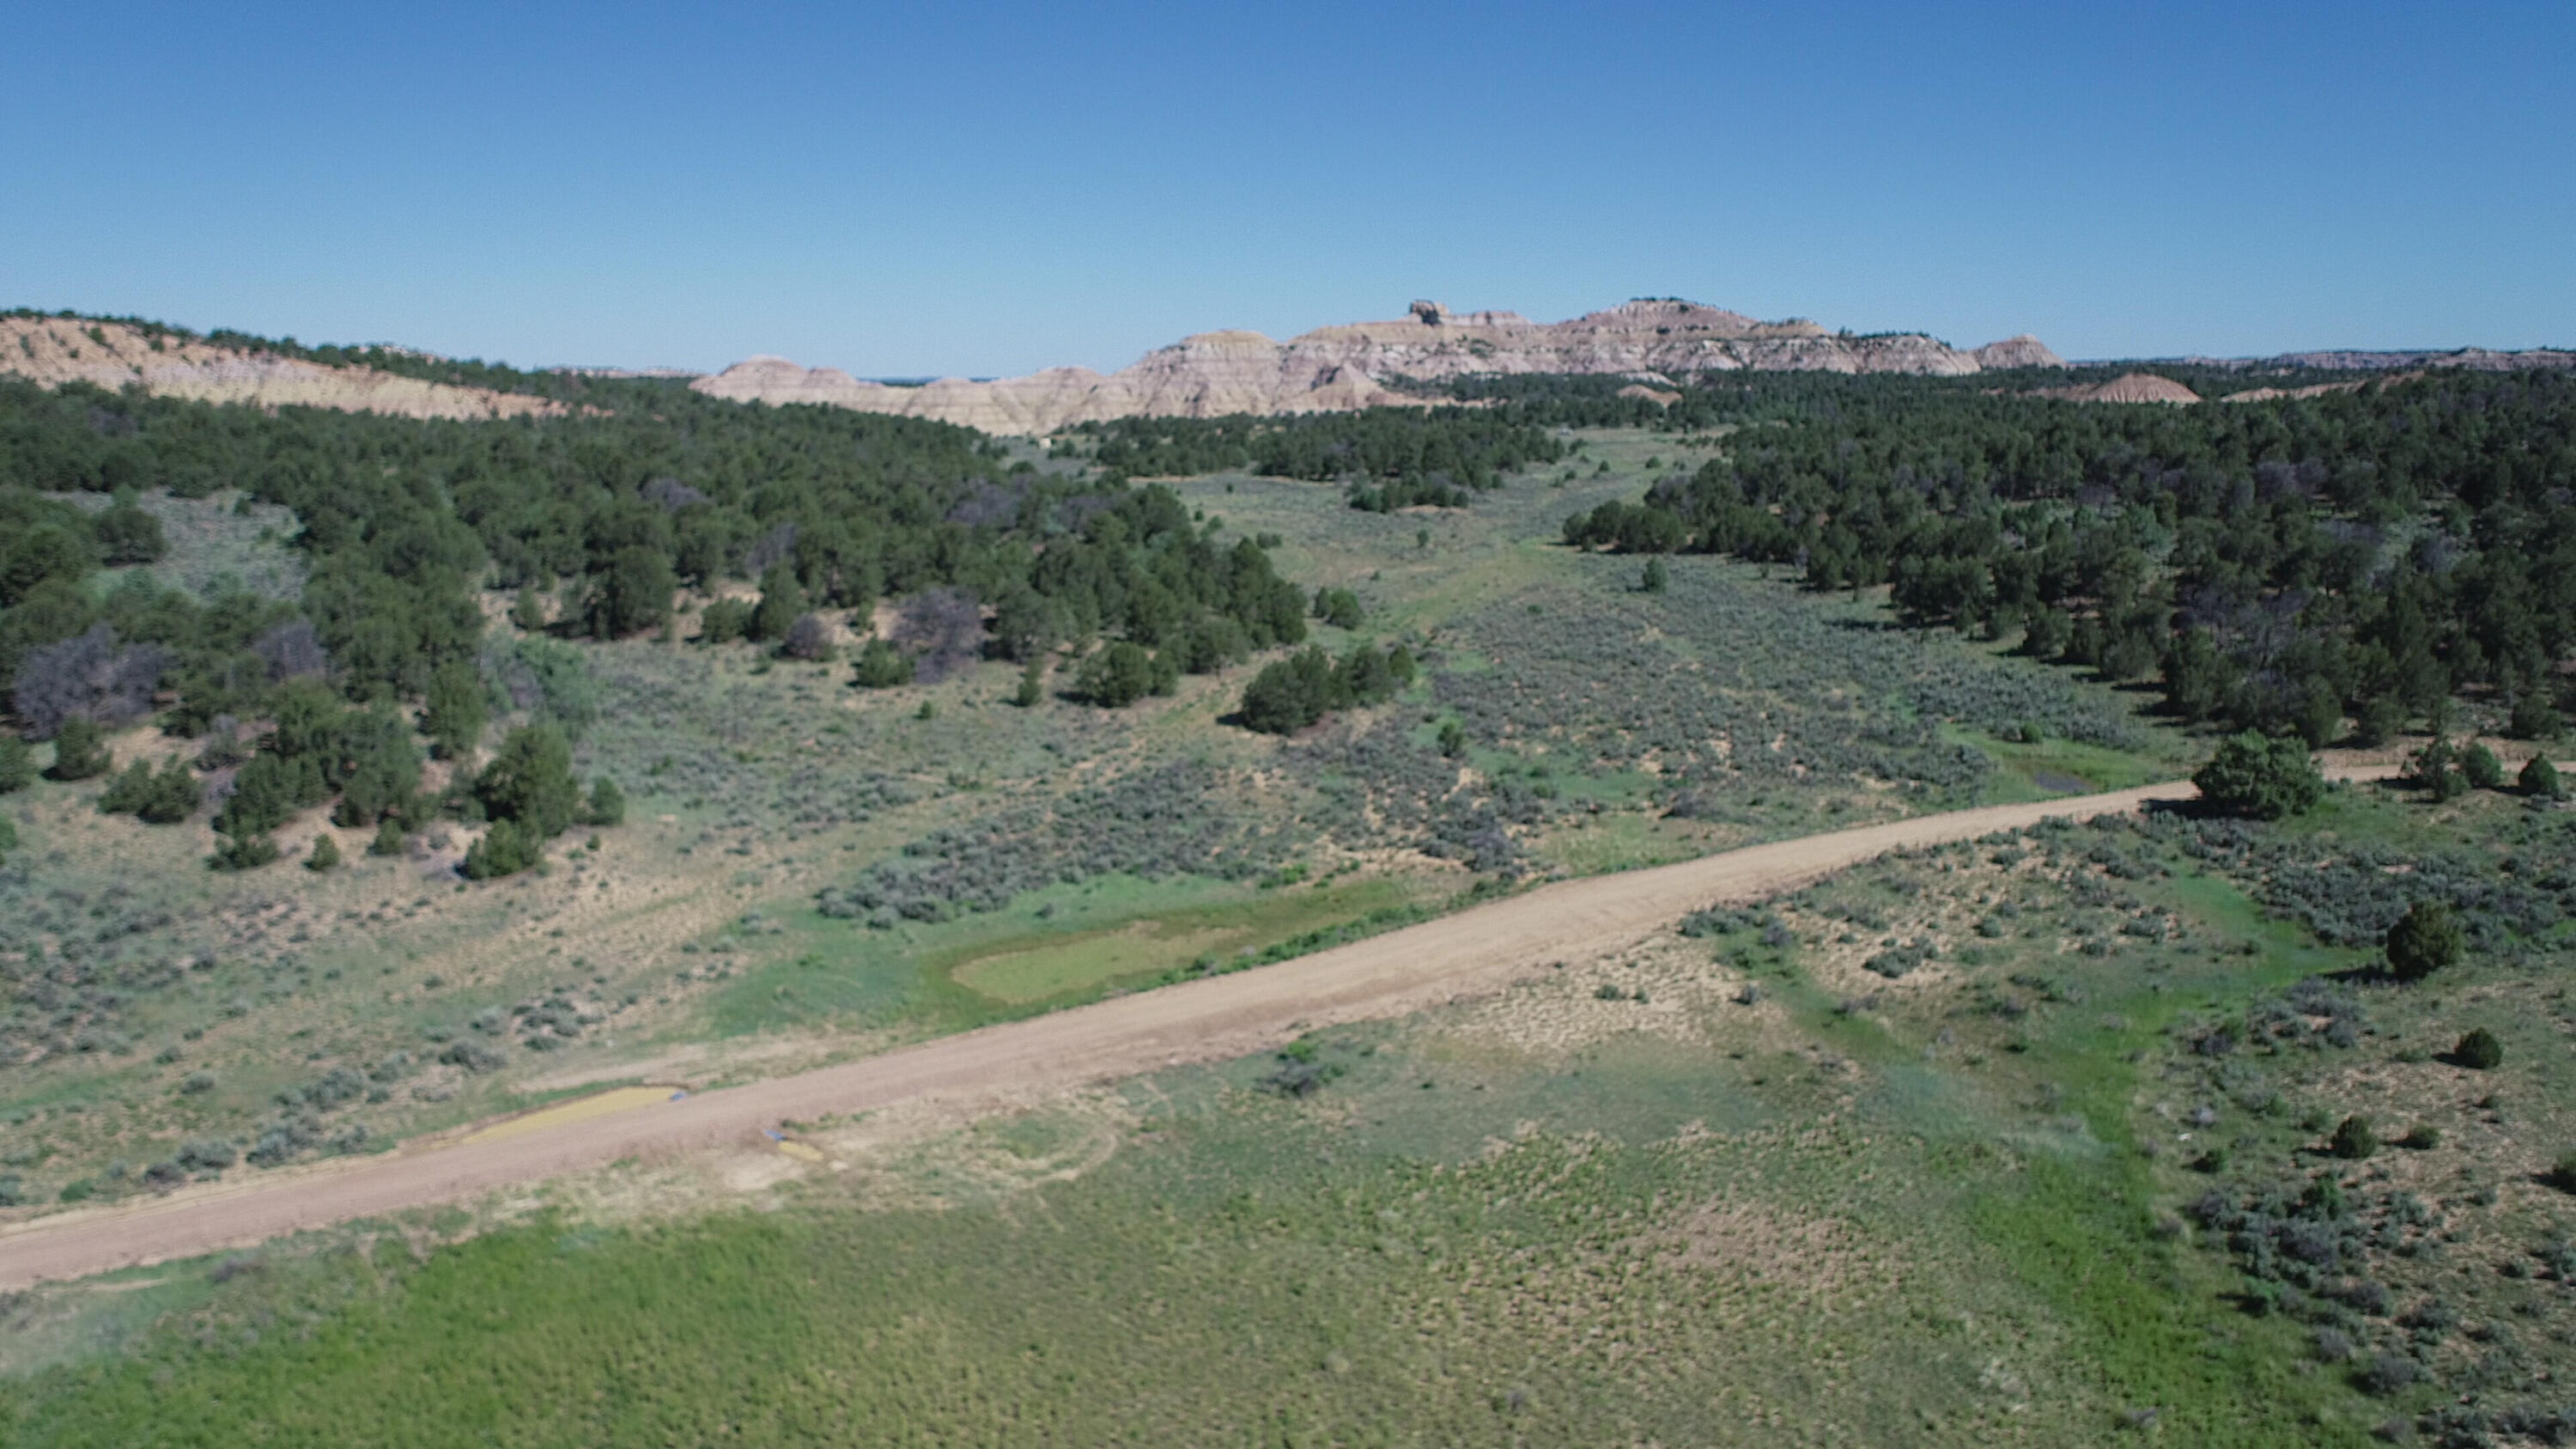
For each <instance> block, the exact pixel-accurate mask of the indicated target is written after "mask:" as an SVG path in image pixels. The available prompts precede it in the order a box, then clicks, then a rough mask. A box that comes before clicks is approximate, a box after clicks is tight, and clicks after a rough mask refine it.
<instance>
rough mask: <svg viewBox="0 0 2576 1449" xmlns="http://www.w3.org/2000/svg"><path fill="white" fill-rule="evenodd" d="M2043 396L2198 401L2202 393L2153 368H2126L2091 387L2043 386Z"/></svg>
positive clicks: (2117, 400) (2082, 399)
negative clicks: (2146, 369) (2129, 369)
mask: <svg viewBox="0 0 2576 1449" xmlns="http://www.w3.org/2000/svg"><path fill="white" fill-rule="evenodd" d="M2039 395H2040V396H2041V397H2059V398H2065V399H2066V400H2067V401H2069V402H2100V403H2196V402H2198V401H2200V394H2199V393H2196V392H2193V391H2192V390H2191V389H2190V388H2187V387H2185V386H2183V385H2182V384H2181V383H2178V382H2176V381H2174V380H2173V379H2172V378H2170V377H2165V376H2163V375H2161V374H2158V373H2153V372H2124V373H2121V374H2120V375H2119V376H2118V377H2115V378H2113V379H2111V380H2110V381H2109V382H2097V383H2094V384H2093V385H2091V386H2089V387H2044V388H2041V389H2040V390H2039Z"/></svg>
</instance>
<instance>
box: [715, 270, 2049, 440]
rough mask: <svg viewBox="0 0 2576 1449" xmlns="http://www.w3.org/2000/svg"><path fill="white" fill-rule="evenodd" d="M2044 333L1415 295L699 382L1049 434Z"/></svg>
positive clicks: (1783, 367) (1915, 358) (1844, 359)
mask: <svg viewBox="0 0 2576 1449" xmlns="http://www.w3.org/2000/svg"><path fill="white" fill-rule="evenodd" d="M2064 365H2065V363H2064V360H2063V359H2061V358H2060V357H2058V355H2057V354H2056V353H2054V352H2051V351H2049V350H2048V347H2047V346H2046V344H2044V343H2042V342H2041V341H2040V340H2039V339H2038V338H2036V337H2029V336H2023V337H2015V338H2011V339H2009V340H2007V341H2003V342H1996V343H1991V344H1989V345H1987V346H1984V347H1980V348H1977V349H1975V350H1974V351H1962V350H1960V349H1957V348H1954V347H1950V346H1948V345H1946V344H1944V343H1942V342H1939V341H1936V340H1934V339H1933V338H1930V337H1927V336H1924V335H1922V334H1921V333H1881V334H1875V335H1870V336H1855V335H1853V334H1850V333H1839V332H1828V331H1826V330H1825V329H1824V328H1822V327H1820V326H1818V325H1816V324H1815V323H1813V322H1809V321H1805V320H1803V319H1792V320H1790V321H1786V322H1757V321H1755V320H1754V319H1752V318H1750V317H1746V316H1744V315H1742V314H1741V313H1737V312H1729V311H1727V310H1725V309H1724V308H1720V307H1704V306H1701V305H1700V304H1698V303H1696V302H1683V301H1678V300H1672V299H1647V300H1640V301H1635V302H1629V303H1626V304H1624V305H1621V306H1617V307H1612V308H1610V309H1608V310H1606V311H1601V312H1592V313H1587V314H1585V315H1584V316H1581V317H1577V318H1574V319H1573V320H1571V321H1566V322H1532V321H1530V320H1529V319H1528V318H1526V317H1523V316H1521V315H1519V314H1518V313H1515V312H1463V313H1462V312H1452V311H1450V310H1448V309H1447V308H1445V307H1442V306H1440V305H1439V304H1438V303H1436V302H1416V303H1414V304H1413V307H1412V309H1411V311H1410V313H1409V315H1407V316H1406V317H1405V318H1403V319H1402V320H1400V321H1394V322H1354V323H1348V324H1345V325H1342V326H1337V327H1319V328H1317V329H1315V330H1314V331H1312V332H1308V333H1305V334H1303V335H1301V336H1297V337H1292V338H1290V339H1289V340H1287V341H1286V342H1273V341H1271V340H1270V339H1269V338H1267V337H1264V336H1262V335H1261V334H1260V333H1258V332H1203V333H1200V334H1199V335H1197V336H1195V337H1188V338H1184V339H1182V340H1181V341H1179V342H1176V343H1174V344H1173V345H1171V346H1169V347H1164V348H1159V349H1157V350H1155V351H1153V352H1151V353H1148V354H1146V355H1145V357H1144V358H1143V359H1141V360H1140V361H1138V362H1137V363H1136V364H1135V365H1134V366H1132V367H1128V368H1125V369H1122V370H1121V371H1118V372H1115V373H1111V374H1107V375H1103V374H1101V373H1097V372H1093V371H1092V370H1090V369H1089V368H1083V367H1052V368H1048V369H1047V370H1046V371H1044V372H1038V373H1032V374H1030V375H1029V376H1027V377H1011V378H1002V379H999V380H997V381H992V382H970V381H967V380H965V379H963V378H942V379H940V380H939V381H937V382H933V383H930V384H928V385H926V386H922V387H897V386H890V385H887V384H885V383H877V382H864V381H861V380H859V379H857V378H854V377H852V376H850V375H849V374H848V373H846V372H842V371H840V370H839V369H837V368H828V367H822V368H811V369H809V368H804V367H799V366H798V365H796V364H795V363H793V362H790V361H788V360H787V359H785V358H783V357H754V358H751V359H749V360H747V361H743V362H738V363H735V364H734V365H733V366H731V367H728V368H726V369H725V370H724V371H722V372H720V373H717V374H715V375H713V376H711V377H703V378H700V379H698V381H697V382H695V383H693V384H691V386H693V387H695V388H697V389H698V390H699V391H701V392H706V393H711V394H713V395H715V396H717V397H726V398H734V399H737V400H740V401H746V402H749V401H758V402H769V403H791V402H804V403H830V404H834V405H836V406H840V407H847V408H858V409H861V410H864V411H867V412H881V413H900V414H903V415H905V416H909V417H921V418H935V419H938V420H939V421H942V422H952V423H964V424H966V425H968V426H970V427H977V428H982V429H984V430H986V431H988V432H997V433H1045V432H1052V431H1054V430H1055V429H1057V428H1060V427H1063V426H1065V425H1066V424H1068V423H1079V422H1089V421H1094V420H1098V419H1105V418H1119V417H1220V416H1224V415H1226V414H1229V413H1301V412H1333V411H1340V410H1345V409H1350V408H1363V407H1368V406H1371V405H1373V404H1377V403H1389V402H1402V401H1407V400H1408V399H1407V398H1406V397H1405V396H1403V395H1401V394H1400V393H1399V392H1398V391H1397V390H1396V385H1398V384H1400V383H1401V382H1403V381H1404V380H1406V379H1414V380H1420V381H1440V380H1443V379H1447V378H1452V377H1458V376H1461V375H1463V374H1468V373H1495V372H1502V373H1524V372H1580V373H1630V372H1641V373H1642V372H1652V373H1662V374H1666V375H1668V376H1679V375H1681V374H1684V373H1693V372H1731V371H1735V370H1738V369H1744V368H1754V369H1762V370H1770V371H1819V372H1910V373H1933V374H1940V375H1945V376H1956V375H1960V374H1965V373H1973V372H1982V371H1984V370H1986V369H1988V368H1996V367H2062V366H2064Z"/></svg>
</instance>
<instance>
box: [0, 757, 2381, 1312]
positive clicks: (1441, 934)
mask: <svg viewBox="0 0 2576 1449" xmlns="http://www.w3.org/2000/svg"><path fill="white" fill-rule="evenodd" d="M2351 773H2354V774H2362V773H2370V774H2377V773H2384V772H2383V771H2378V770H2372V771H2366V772H2365V771H2354V772H2351ZM2196 794H2197V792H2196V791H2195V790H2194V789H2193V788H2192V786H2191V785H2190V784H2189V783H2188V782H2175V783H2171V784H2163V785H2148V786H2143V787H2141V788H2138V789H2134V790H2119V791H2114V792H2111V793H2108V794H2101V795H2078V796H2067V797H2063V798H2059V799H2054V800H2044V801H2035V802H2030V803H2025V804H2017V805H1987V806H1979V807H1976V808H1973V809H1967V810H1954V811H1948V812H1945V813H1943V814H1939V815H1925V816H1918V817H1915V818H1912V819H1907V820H1899V821H1892V822H1889V823H1887V824H1883V825H1869V826H1862V827H1860V828H1857V829H1852V830H1840V831H1833V832H1830V833H1827V834H1823V835H1810V836H1805V837H1802V838H1799V839H1796V840H1783V841H1776V842H1773V843H1771V844H1768V845H1754V846H1747V847H1745V848H1744V849H1741V850H1731V851H1727V852H1725V853H1724V854H1720V855H1711V856H1704V857H1702V858H1700V859H1698V860H1690V861H1683V862H1681V863H1679V864H1676V865H1666V866H1657V867H1654V868H1652V869H1647V870H1635V871H1627V872H1624V873H1621V874H1617V875H1604V876H1591V877H1587V878H1585V879H1581V880H1568V881H1559V882H1556V883H1555V884H1552V885H1547V886H1542V887H1540V888H1538V889H1536V890H1533V891H1529V892H1527V893H1525V894H1522V895H1517V896H1510V897H1507V898H1505V899H1502V900H1498V901H1494V902H1491V903H1489V904H1486V905H1481V906H1476V907H1473V908H1471V909H1468V910H1464V911H1460V912H1457V913H1456V914H1454V915H1448V916H1443V917H1441V918H1440V919H1438V920H1435V921H1426V922H1424V923H1423V924H1421V925H1417V926H1408V927H1406V928H1404V929H1403V930H1400V931H1391V932H1389V933H1387V934H1385V935H1382V936H1375V937H1372V938H1370V939H1368V940H1365V941H1357V942H1353V943H1352V944H1350V945H1347V946H1338V947H1335V948H1333V949H1332V950H1329V951H1320V952H1317V953H1315V954H1314V955H1311V956H1301V957H1298V958H1296V959H1294V960H1290V961H1283V962H1280V963H1278V964H1276V965H1271V966H1263V967H1258V968H1255V969H1252V970H1248V971H1240V972H1236V973H1234V974H1232V975H1228V976H1217V977H1211V978H1208V979H1205V980H1199V981H1190V982H1184V983H1182V984H1179V985H1175V986H1166V987H1161V988H1159V989H1156V990H1152V991H1144V992H1138V993H1135V994H1133V995H1128V996H1120V997H1113V998H1111V999H1109V1000H1106V1001H1101V1002H1096V1003H1094V1004H1092V1005H1089V1006H1079V1007H1074V1008H1071V1009H1069V1010H1065V1011H1059V1012H1054V1013H1051V1014H1049V1015H1045V1016H1037V1017H1030V1018H1028V1019H1026V1020H1022V1021H1015V1022H1010V1023H1007V1024H1004V1025H1001V1026H992V1027H985V1028H983V1029H981V1030H978V1031H971V1032H966V1033H963V1034H961V1035H958V1036H949V1037H941V1038H939V1039H937V1040H934V1041H927V1042H922V1043H919V1044H917V1045H914V1046H908V1047H903V1048H900V1049H898V1050H895V1051H890V1052H885V1053H883V1054H881V1055H878V1056H872V1057H866V1058H862V1059H860V1060H858V1061H853V1062H844V1063H842V1064H840V1065H838V1066H831V1067H823V1068H819V1069H817V1070H814V1071H810V1072H801V1073H798V1074H796V1075H793V1076H786V1077H778V1078H773V1079H771V1080H769V1081H765V1082H755V1083H751V1084H749V1085H746V1086H739V1087H728V1088H724V1089H722V1090H718V1091H711V1092H706V1093H703V1094H698V1095H693V1096H690V1097H687V1098H684V1099H682V1100H679V1101H673V1102H666V1103H657V1104H654V1105H651V1106H645V1107H639V1108H636V1109H633V1110H630V1111H626V1112H623V1113H619V1114H617V1115H614V1116H609V1117H601V1118H594V1119H591V1120H588V1121H581V1122H571V1123H565V1124H563V1125H560V1126H555V1127H549V1128H542V1129H537V1130H532V1131H527V1132H523V1133H520V1134H518V1135H515V1136H503V1137H496V1138H486V1139H484V1140H481V1141H465V1142H457V1141H449V1142H444V1143H436V1144H423V1145H416V1146H413V1147H409V1148H404V1149H401V1150H397V1151H395V1152H392V1153H388V1154H385V1155H382V1156H376V1157H364V1158H342V1159H337V1160H334V1161H331V1162H327V1163H321V1164H316V1165H313V1166H311V1167H305V1168H297V1169H289V1170H286V1171H282V1172H273V1173H265V1174H257V1175H251V1176H247V1177H244V1178H241V1179H237V1180H235V1181H231V1182H221V1183H209V1184H206V1185H204V1186H201V1187H191V1188H183V1189H181V1190H179V1191H177V1192H174V1193H171V1194H169V1195H167V1196H164V1197H159V1198H154V1199H151V1200H148V1201H143V1202H134V1203H125V1204H119V1205H116V1206H113V1207H105V1208H97V1209H86V1210H78V1211H73V1212H66V1213H58V1214H54V1215H51V1216H48V1217H42V1218H36V1219H32V1220H29V1221H25V1222H20V1223H15V1224H11V1225H9V1226H7V1227H6V1228H0V1290H13V1289H18V1288H23V1287H25V1286H27V1285H29V1284H31V1283H34V1282H38V1281H40V1280H44V1279H60V1278H78V1277H84V1276H87V1275H89V1274H92V1273H99V1272H105V1271H107V1270H110V1269H114V1268H123V1267H131V1266H135V1265H138V1264H144V1263H155V1262H161V1261H165V1260H168V1259H172V1258H185V1257H193V1256H195V1255H197V1254H201V1253H210V1252H216V1251H219V1250H221V1249H225V1248H232V1247H239V1246H243V1245H247V1244H250V1243H256V1242H260V1241H262V1240H264V1239H268V1238H273V1237H278V1236H281V1235H283V1234H286V1233H293V1232H299V1231H304V1230H308V1229H313V1228H319V1227H324V1226H327V1225H329V1224H332V1223H339V1222H346V1221H348V1220H350V1219H353V1218H364V1217H374V1216H379V1215H382V1214H386V1213H392V1212H397V1211H400V1210H403V1209H407V1208H417V1207H424V1206H429V1205H432V1204H439V1203H449V1202H456V1201H459V1200H462V1199H465V1198H469V1197H472V1196H475V1195H477V1194H480V1193H483V1192H487V1191H490V1190H492V1189H495V1188H501V1187H507V1186H511V1185H513V1184H519V1183H527V1182H534V1181H537V1180H539V1179H543V1178H548V1177H553V1176H557V1175H559V1174H563V1173H568V1172H575V1171H579V1170H581V1169H584V1168H594V1167H599V1166H602V1165H605V1164H608V1163H612V1162H616V1161H618V1160H620V1159H623V1158H630V1157H634V1158H659V1157H664V1156H668V1155H671V1154H674V1153H683V1152H689V1151H693V1150H699V1149H705V1148H717V1147H725V1146H741V1145H749V1144H754V1143H757V1142H758V1141H759V1136H760V1132H761V1130H762V1129H764V1128H768V1127H773V1126H775V1125H777V1124H778V1123H779V1122H782V1121H790V1120H807V1119H812V1118H816V1117H821V1116H824V1115H826V1114H831V1113H848V1112H859V1111H865V1110H869V1109H873V1108H880V1107H885V1106H888V1105H890V1104H893V1103H896V1102H903V1101H912V1100H918V1099H924V1098H932V1099H946V1100H950V1101H954V1102H959V1103H965V1104H974V1103H978V1102H983V1101H994V1102H999V1101H1002V1100H1006V1099H1010V1098H1014V1097H1020V1096H1023V1095H1025V1094H1027V1093H1029V1092H1031V1091H1033V1090H1045V1089H1062V1088H1067V1087H1074V1086H1079V1085H1083V1084H1085V1083H1089V1082H1095V1081H1100V1080H1104V1079H1110V1078H1116V1077H1121V1076H1129V1075H1133V1074H1136V1073H1140V1072H1147V1071H1152V1070H1155V1069H1157V1068H1160V1067H1165V1066H1171V1065H1177V1064H1180V1063H1184V1062H1201V1061H1217V1060H1224V1059H1227V1058H1231V1057H1236V1056H1241V1055H1244V1054H1246V1053H1248V1052H1253V1051H1259V1050H1261V1049H1263V1048H1264V1047H1267V1046H1271V1045H1274V1044H1276V1043H1278V1042H1281V1041H1284V1040H1286V1039H1288V1038H1290V1037H1292V1036H1294V1035H1295V1034H1296V1033H1298V1032H1300V1031H1304V1030H1309V1029H1311V1028H1314V1027H1318V1026H1324V1025H1329V1024H1332V1023H1336V1022H1346V1021H1357V1020H1366V1019H1375V1018H1385V1017H1392V1016H1401V1015H1404V1014H1405V1013H1407V1012H1411V1011H1414V1010H1418V1009H1420V1008H1422V1007H1425V1006H1429V1005H1433V1004H1436V1003H1439V1002H1444V1001H1449V1000H1452V999H1455V998H1457V997H1460V996H1463V995H1472V994H1474V993H1477V992H1480V991H1489V990H1492V989H1495V988H1497V987H1499V986H1501V985H1503V984H1504V983H1507V982H1509V981H1511V980H1513V979H1514V978H1516V977H1519V976H1521V975H1524V974H1526V973H1528V972H1529V971H1531V970H1533V969H1544V968H1545V967H1546V966H1547V964H1548V963H1550V962H1553V961H1562V960H1571V959H1577V958H1581V957H1585V956H1593V955H1598V954H1600V953H1602V952H1604V951H1609V950H1615V949H1617V948H1619V947H1621V946H1624V945H1626V944H1628V943H1630V942H1633V941H1636V940H1639V939H1642V938H1643V937H1645V936H1647V935H1650V934H1652V933H1653V932H1655V931H1658V930H1661V929H1663V928H1664V927H1666V926H1669V925H1670V924H1671V923H1672V922H1674V921H1675V920H1677V919H1679V918H1680V917H1681V916H1683V915H1685V914H1687V913H1689V912H1691V911H1694V910H1697V909H1699V908H1701V907H1703V906H1707V905H1710V904H1712V903H1715V902H1721V901H1742V900H1752V899H1758V898H1760V897H1763V896H1767V895H1770V894H1773V893H1775V892H1778V891H1781V890H1784V889H1788V888H1792V887H1795V886H1798V885H1801V884H1804V883H1805V882H1807V881H1810V880H1814V879H1816V878H1817V877H1819V876H1824V875H1829V874H1831V873H1833V872H1835V871H1838V870H1842V869H1844V868H1846V867H1849V866H1852V865H1857V864H1859V863H1860V862H1862V861H1866V860H1870V859H1872V858H1874V857H1877V856H1880V855H1884V854H1886V853H1888V852H1889V851H1893V850H1902V849H1907V848H1911V847H1916V846H1924V845H1934V844H1939V843H1943V842H1947V841H1953V840H1965V839H1971V838H1973V837H1976V836H1979V835H1984V834H1987V833H1989V832H1991V831H1997V830H2010V829H2018V828H2021V827H2024V826H2029V825H2034V824H2037V823H2038V822H2040V821H2041V820H2044V819H2049V818H2052V817H2066V818H2076V819H2081V818H2087V817H2091V816H2096V815H2105V814H2112V813H2125V812H2128V811H2132V810H2136V809H2138V808H2139V807H2140V806H2142V805H2143V804H2145V803H2146V802H2148V801H2151V800H2169V801H2183V800H2189V799H2191V798H2192V797H2193V796H2194V795H2196Z"/></svg>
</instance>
